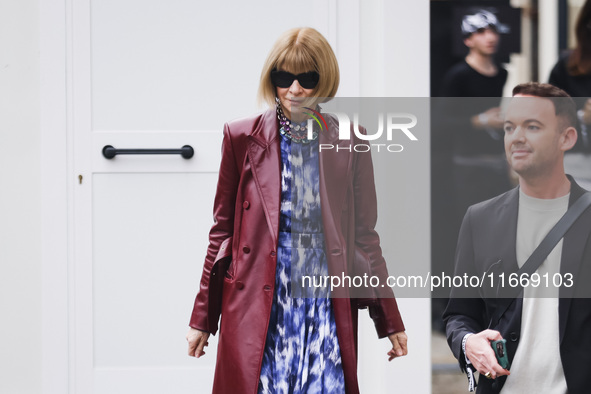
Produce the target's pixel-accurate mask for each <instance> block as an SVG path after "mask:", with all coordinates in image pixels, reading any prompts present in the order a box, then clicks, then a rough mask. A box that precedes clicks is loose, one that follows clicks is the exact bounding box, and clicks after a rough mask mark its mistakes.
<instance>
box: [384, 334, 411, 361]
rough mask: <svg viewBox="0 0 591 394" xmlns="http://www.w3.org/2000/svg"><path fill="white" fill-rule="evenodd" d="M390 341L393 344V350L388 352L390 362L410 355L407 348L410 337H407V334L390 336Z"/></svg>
mask: <svg viewBox="0 0 591 394" xmlns="http://www.w3.org/2000/svg"><path fill="white" fill-rule="evenodd" d="M388 339H389V340H390V342H392V349H391V350H390V351H389V352H388V356H389V358H388V361H392V360H393V359H395V358H396V357H402V356H406V355H407V354H408V348H407V347H406V342H407V340H408V337H407V336H406V332H404V331H399V332H395V333H394V334H390V335H388Z"/></svg>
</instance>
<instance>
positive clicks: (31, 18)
mask: <svg viewBox="0 0 591 394" xmlns="http://www.w3.org/2000/svg"><path fill="white" fill-rule="evenodd" d="M39 124H40V122H39V2H38V0H4V1H2V2H0V322H1V324H0V349H1V350H0V392H1V393H18V394H27V393H39V392H40V391H41V320H42V319H41V187H40V183H41V162H40V138H41V135H40V131H39Z"/></svg>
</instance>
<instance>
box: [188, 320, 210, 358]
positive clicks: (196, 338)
mask: <svg viewBox="0 0 591 394" xmlns="http://www.w3.org/2000/svg"><path fill="white" fill-rule="evenodd" d="M208 338H209V333H208V332H205V331H201V330H197V329H195V328H193V327H191V328H189V332H188V333H187V342H189V356H191V357H197V358H199V357H201V356H203V355H204V354H205V352H204V351H203V348H204V347H205V346H207V345H209V342H207V339H208Z"/></svg>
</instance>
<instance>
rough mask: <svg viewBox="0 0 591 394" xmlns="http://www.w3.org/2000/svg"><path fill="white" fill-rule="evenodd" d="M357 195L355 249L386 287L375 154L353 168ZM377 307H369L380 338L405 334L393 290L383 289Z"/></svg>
mask: <svg viewBox="0 0 591 394" xmlns="http://www.w3.org/2000/svg"><path fill="white" fill-rule="evenodd" d="M353 166H354V167H353V170H354V178H353V193H354V201H355V208H354V209H355V247H356V248H360V249H361V250H362V251H363V253H364V254H365V255H366V256H367V258H368V260H369V263H370V267H369V269H370V274H371V275H374V276H377V277H379V278H380V283H386V280H387V277H388V268H387V266H386V261H385V259H384V257H383V255H382V249H381V247H380V237H379V235H378V233H377V232H376V231H375V226H376V223H377V218H378V214H377V197H376V188H375V182H374V172H373V163H372V159H371V153H370V152H369V151H368V152H360V153H357V154H356V157H355V162H354V165H353ZM379 290H380V293H379V294H378V295H377V296H378V297H377V304H373V305H370V306H369V313H370V316H371V318H372V319H373V321H374V324H375V326H376V331H377V333H378V337H380V338H383V337H385V336H387V335H389V334H393V333H395V332H399V331H404V330H405V328H404V324H403V322H402V317H401V316H400V312H399V310H398V304H397V303H396V299H395V298H394V294H393V292H392V289H390V288H389V287H387V286H385V287H384V288H380V289H379Z"/></svg>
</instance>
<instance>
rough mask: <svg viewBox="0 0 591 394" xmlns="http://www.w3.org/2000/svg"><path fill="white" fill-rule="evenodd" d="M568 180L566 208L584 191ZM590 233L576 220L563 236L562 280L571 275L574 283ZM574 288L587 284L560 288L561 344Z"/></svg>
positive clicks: (586, 225) (588, 229) (587, 226)
mask: <svg viewBox="0 0 591 394" xmlns="http://www.w3.org/2000/svg"><path fill="white" fill-rule="evenodd" d="M569 179H570V181H571V190H570V197H569V201H568V206H569V207H570V206H571V205H573V203H574V202H575V201H576V200H577V199H578V198H579V197H581V195H583V193H584V192H585V190H584V189H582V188H581V187H580V186H579V185H578V184H577V183H576V182H575V181H574V180H573V179H572V178H570V177H569ZM583 215H585V214H583ZM590 231H591V228H590V227H589V223H588V222H586V221H585V220H578V221H576V222H575V223H574V224H573V226H572V227H571V228H570V229H569V231H567V233H566V234H565V236H564V238H563V241H562V256H561V260H560V273H561V274H562V277H563V278H564V275H565V274H566V273H570V274H572V275H573V280H575V281H576V279H577V276H578V273H579V271H580V268H581V263H582V261H583V252H584V249H585V245H586V242H585V241H586V239H587V238H589V232H590ZM576 286H588V284H583V283H576V282H575V286H572V287H564V286H562V287H561V288H560V299H559V307H558V318H559V333H560V342H562V340H563V338H564V332H565V328H566V321H567V319H568V313H569V311H570V305H571V301H572V297H573V295H574V290H575V287H576Z"/></svg>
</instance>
